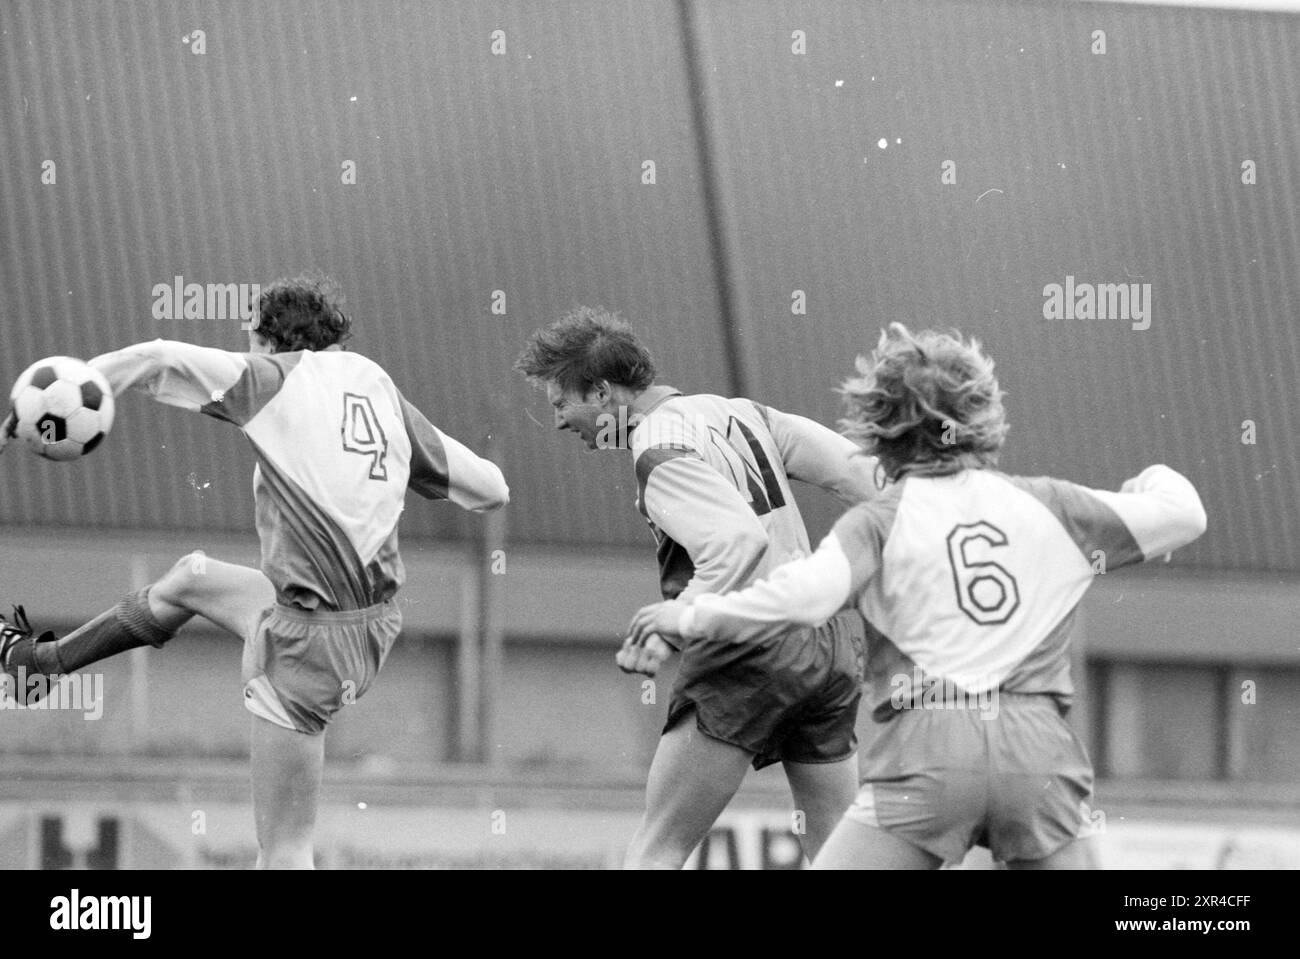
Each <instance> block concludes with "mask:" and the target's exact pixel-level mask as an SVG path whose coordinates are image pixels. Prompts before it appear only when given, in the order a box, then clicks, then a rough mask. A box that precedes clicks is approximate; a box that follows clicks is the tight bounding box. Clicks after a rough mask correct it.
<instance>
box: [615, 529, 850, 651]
mask: <svg viewBox="0 0 1300 959" xmlns="http://www.w3.org/2000/svg"><path fill="white" fill-rule="evenodd" d="M870 563H871V560H870V557H867V556H859V557H856V558H855V559H854V560H853V561H850V559H849V557H848V556H847V555H846V554H845V551H844V548H843V546H842V545H841V543H840V539H839V537H838V536H837V535H836V533H835V532H831V533H829V534H828V535H827V536H826V538H825V539H823V540H822V542H821V545H820V546H818V547H817V551H816V552H814V553H813V554H812V555H811V556H806V557H804V558H802V559H796V560H793V561H791V562H789V563H786V564H785V565H783V566H778V567H777V568H776V569H775V570H773V571H772V575H771V576H769V577H768V578H767V579H764V580H760V581H759V582H757V583H755V584H754V585H752V586H750V587H748V588H747V589H742V590H738V591H736V592H734V593H728V594H726V595H725V596H719V595H716V594H712V593H708V594H704V595H700V596H696V597H695V598H694V600H693V601H692V602H690V603H683V602H680V601H677V602H666V603H652V604H650V605H649V606H645V607H643V608H642V609H641V610H639V611H638V612H637V614H636V615H635V616H634V617H633V618H632V625H631V639H632V641H634V642H635V641H640V640H641V639H643V638H645V637H647V636H650V635H652V634H656V633H657V634H658V635H660V636H662V637H664V638H665V639H667V640H668V641H669V642H672V641H673V640H674V639H678V640H690V639H695V638H697V637H709V638H712V639H723V638H725V639H734V640H737V641H745V640H758V639H762V638H765V637H767V636H771V635H775V634H777V633H780V632H783V631H784V630H786V629H788V628H790V627H791V626H819V625H821V624H822V623H824V622H826V621H827V620H828V619H830V618H831V617H832V616H834V615H835V614H836V613H837V612H839V611H840V610H841V609H843V608H844V607H845V605H847V604H848V603H849V602H850V601H851V599H852V598H853V597H854V596H855V595H857V593H858V592H860V591H861V589H862V586H863V585H864V584H865V582H866V580H867V579H868V578H870V576H871V575H873V569H872V568H870Z"/></svg>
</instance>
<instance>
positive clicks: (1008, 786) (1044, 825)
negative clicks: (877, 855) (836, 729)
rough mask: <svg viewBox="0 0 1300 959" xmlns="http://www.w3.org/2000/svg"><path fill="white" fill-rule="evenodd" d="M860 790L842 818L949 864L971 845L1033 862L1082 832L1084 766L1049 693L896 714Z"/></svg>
mask: <svg viewBox="0 0 1300 959" xmlns="http://www.w3.org/2000/svg"><path fill="white" fill-rule="evenodd" d="M862 783H863V785H862V789H861V791H860V792H859V793H858V798H857V799H856V800H855V801H854V803H853V805H852V806H850V807H849V810H848V812H847V813H846V814H845V815H846V816H847V817H848V818H850V819H853V820H855V821H857V822H860V823H863V824H864V825H868V826H876V827H878V828H881V829H884V830H885V831H886V832H889V833H891V834H893V835H896V836H899V837H901V838H903V839H906V840H907V841H909V842H911V843H912V844H913V845H916V846H919V847H921V848H922V849H924V850H926V851H927V852H929V853H932V854H933V855H935V856H938V857H939V858H940V859H943V860H944V861H945V862H950V863H955V862H960V861H961V859H962V858H963V857H964V856H965V855H966V853H967V852H968V851H969V850H970V848H971V846H974V845H979V846H987V847H988V848H989V850H990V851H991V852H992V853H993V857H994V858H995V859H997V860H999V861H1001V862H1014V861H1017V860H1036V859H1043V858H1044V857H1046V856H1050V855H1051V854H1052V853H1054V852H1056V851H1057V850H1059V849H1061V848H1062V847H1063V846H1065V845H1066V844H1067V843H1069V842H1071V841H1073V840H1074V839H1076V838H1081V837H1083V836H1085V835H1087V834H1088V832H1089V830H1090V829H1091V827H1092V822H1091V819H1090V809H1089V803H1090V802H1091V800H1092V764H1091V763H1090V762H1089V761H1088V755H1087V752H1086V751H1085V750H1084V748H1083V745H1082V744H1081V743H1080V742H1079V740H1078V738H1077V737H1076V736H1075V735H1074V731H1073V730H1072V729H1071V728H1070V725H1069V723H1067V722H1066V721H1065V719H1064V717H1062V716H1061V714H1060V711H1059V710H1058V709H1057V706H1056V703H1055V701H1054V700H1053V699H1052V697H1050V696H1044V695H1021V694H1015V693H1002V692H1000V693H999V694H998V696H997V709H996V710H995V711H988V710H985V711H980V710H978V709H951V708H949V709H925V708H921V709H907V710H902V711H900V712H899V713H898V714H897V715H896V717H895V718H893V719H891V720H889V722H887V723H885V724H884V725H883V727H882V728H881V729H880V731H879V734H878V735H877V736H876V738H875V739H874V740H873V741H872V743H871V745H870V746H869V747H868V748H867V750H866V751H865V752H864V754H863V756H862Z"/></svg>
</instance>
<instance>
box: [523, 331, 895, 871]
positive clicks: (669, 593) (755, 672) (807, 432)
mask: <svg viewBox="0 0 1300 959" xmlns="http://www.w3.org/2000/svg"><path fill="white" fill-rule="evenodd" d="M516 369H518V370H519V371H520V372H522V373H524V374H525V375H526V376H528V377H530V378H532V379H533V380H535V381H538V382H540V383H542V384H544V385H545V387H546V395H547V399H548V400H549V401H550V403H551V406H552V407H553V410H554V418H555V426H556V428H557V429H560V430H566V431H570V432H573V433H577V434H578V436H579V437H581V439H582V440H583V442H584V443H585V445H586V446H587V448H588V449H591V450H594V449H620V450H626V451H630V453H631V464H630V465H631V467H632V470H633V472H634V474H635V476H636V483H637V490H638V499H637V504H636V506H637V509H638V510H640V512H641V514H642V516H644V517H645V519H646V521H647V522H648V523H649V525H650V528H651V530H652V531H653V534H654V537H655V540H656V542H657V545H658V557H659V568H660V587H661V590H662V593H663V595H664V596H665V597H668V598H676V599H679V600H681V601H684V602H689V601H690V600H691V599H693V598H694V597H696V596H699V595H702V594H705V593H726V592H727V591H729V590H733V589H740V588H743V587H745V586H748V585H749V584H751V583H753V582H755V581H756V580H758V579H759V578H760V577H762V576H764V575H766V574H767V573H768V572H770V571H771V570H772V569H774V568H776V567H777V566H778V565H780V564H781V563H783V562H785V561H787V560H789V559H792V558H794V557H796V556H800V555H803V554H805V553H807V551H808V549H809V543H808V534H807V532H806V531H805V529H804V524H803V519H802V517H801V516H800V514H799V507H798V505H797V504H796V503H795V500H794V496H793V494H792V493H791V490H790V480H791V479H800V480H804V481H806V482H809V483H812V484H814V485H817V486H820V487H821V488H823V489H826V490H829V491H831V492H832V493H835V494H836V495H838V496H839V497H840V498H841V499H842V501H843V502H845V503H846V504H847V503H856V502H859V501H861V500H863V499H865V498H868V497H871V496H873V495H876V492H877V490H876V485H875V481H874V480H875V477H874V473H875V463H874V461H873V460H872V459H870V458H869V457H864V456H858V455H855V454H857V453H858V448H857V446H856V445H855V444H854V443H852V442H851V441H850V440H847V439H845V438H844V437H842V436H839V435H838V434H836V433H835V432H834V431H833V430H830V429H827V428H826V427H824V426H821V425H819V424H817V423H814V422H813V421H811V420H808V419H805V418H803V417H801V416H795V415H791V414H789V413H783V412H781V411H780V410H777V409H773V408H772V407H769V406H764V405H762V404H760V403H757V402H754V401H753V400H749V399H743V398H736V399H727V398H724V397H721V396H713V395H709V394H691V395H686V394H683V393H682V392H681V391H680V390H676V389H674V388H673V387H671V386H665V385H662V384H658V383H656V382H655V366H654V362H653V360H652V359H651V357H650V354H649V353H648V352H647V350H646V349H645V347H644V346H642V345H641V343H640V342H639V341H638V340H637V338H636V337H635V335H634V334H633V332H632V330H631V328H630V327H629V326H628V325H627V324H626V323H623V322H622V321H620V320H618V318H617V317H616V316H613V315H610V314H608V313H606V312H604V311H601V310H594V309H590V308H586V307H582V308H579V309H577V310H575V311H574V312H573V313H571V314H570V315H569V316H566V317H565V318H564V319H562V320H560V321H559V322H557V323H555V324H553V325H551V326H549V327H547V328H545V329H542V330H538V331H537V332H536V333H535V334H533V336H532V338H531V339H530V340H529V342H528V345H527V347H526V348H525V349H524V351H523V353H522V354H521V356H520V358H519V360H518V362H517V363H516ZM864 634H865V624H864V622H863V621H862V617H861V616H860V615H859V614H858V612H857V611H856V610H848V611H846V612H845V613H844V614H843V615H838V616H829V617H826V618H825V619H823V620H822V621H821V622H819V623H818V624H816V625H815V626H796V627H793V628H791V629H788V630H785V631H782V632H779V633H772V634H769V635H767V636H764V637H762V638H761V639H756V640H754V641H752V642H745V643H732V642H711V641H708V640H703V641H699V642H696V641H690V642H686V643H681V642H678V643H677V648H678V649H679V650H680V652H681V656H682V658H681V662H680V665H679V668H678V671H677V676H676V680H675V682H674V685H673V689H672V693H671V697H670V703H669V707H668V717H667V721H666V723H665V725H664V729H663V734H662V737H661V738H660V740H659V745H658V748H657V749H656V751H655V756H654V760H653V761H652V763H651V766H650V775H649V781H648V783H647V787H646V808H645V815H644V818H643V820H642V823H641V825H640V828H639V829H638V830H637V832H636V835H635V837H634V839H633V841H632V844H631V848H630V849H629V850H628V853H627V859H626V865H627V866H628V867H630V868H641V867H645V868H651V867H658V868H680V867H681V866H682V865H683V864H684V863H685V862H686V860H687V858H688V857H689V856H690V854H691V851H692V850H693V849H694V848H695V847H696V846H697V845H698V844H699V843H700V841H701V840H702V839H703V838H704V837H705V835H707V833H708V830H709V828H710V827H711V826H712V825H713V822H714V820H715V819H717V817H718V815H719V814H720V813H721V812H722V810H723V809H724V808H725V807H726V805H727V803H728V802H729V801H730V800H731V797H732V796H733V795H734V794H735V791H736V789H737V788H738V787H739V786H740V783H741V781H742V779H743V778H744V776H745V771H746V768H747V767H748V766H749V765H750V764H752V765H753V766H754V767H755V768H756V769H757V768H762V767H764V766H767V765H769V764H772V763H775V762H782V763H783V764H784V768H785V773H786V776H787V778H788V780H789V783H790V789H791V792H792V794H793V796H794V801H795V807H796V809H797V810H799V811H801V812H802V813H803V814H804V819H805V823H806V834H804V835H801V837H800V838H801V841H802V842H803V845H804V850H805V853H806V854H807V855H808V857H809V858H810V859H811V858H812V857H813V856H815V855H816V854H817V850H818V849H819V848H820V846H821V844H822V843H823V842H824V841H825V839H826V837H827V836H828V835H829V834H830V830H831V829H832V828H833V827H834V824H835V823H836V822H837V821H838V819H839V817H840V816H841V814H842V813H843V812H844V809H845V808H846V807H847V806H848V805H849V803H850V802H851V801H852V799H853V795H854V793H855V792H856V789H857V781H858V780H857V755H856V752H855V748H856V738H855V735H854V725H855V721H856V718H857V707H858V701H859V699H860V697H861V689H860V683H861V673H862V668H863V667H862V656H863V648H864ZM674 651H675V650H674V648H673V647H671V646H669V645H668V644H667V643H665V642H664V641H663V640H662V639H661V638H659V637H657V636H654V635H651V634H647V633H642V634H640V635H639V636H638V637H637V640H636V641H635V642H634V641H632V640H631V639H629V640H628V641H627V642H625V643H624V645H623V647H622V649H620V651H619V653H618V655H617V657H616V660H617V662H618V664H619V666H620V668H622V669H623V670H624V671H625V672H636V673H642V674H644V675H649V676H653V675H654V674H655V673H656V672H657V670H658V669H659V667H660V666H661V665H662V664H663V662H664V661H665V660H666V659H667V658H668V656H670V655H671V654H672V653H673V652H674Z"/></svg>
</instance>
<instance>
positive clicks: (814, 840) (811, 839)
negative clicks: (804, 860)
mask: <svg viewBox="0 0 1300 959" xmlns="http://www.w3.org/2000/svg"><path fill="white" fill-rule="evenodd" d="M784 765H785V776H786V779H787V780H789V783H790V794H791V796H793V797H794V808H795V812H796V813H803V826H804V832H802V833H801V834H800V835H799V841H800V843H802V844H803V851H804V855H805V856H807V857H808V861H809V862H811V861H812V860H814V859H816V858H817V853H818V852H820V851H821V848H822V846H823V845H825V844H826V840H827V839H828V838H830V835H831V833H832V832H833V831H834V829H835V826H836V824H837V823H839V821H840V819H841V817H843V815H844V811H845V810H846V809H848V808H849V806H851V805H853V799H854V797H855V796H856V795H857V793H858V754H857V753H854V754H853V755H852V756H849V757H848V758H847V759H842V760H840V761H839V762H835V763H796V762H791V761H789V760H787V761H786V762H785V764H784Z"/></svg>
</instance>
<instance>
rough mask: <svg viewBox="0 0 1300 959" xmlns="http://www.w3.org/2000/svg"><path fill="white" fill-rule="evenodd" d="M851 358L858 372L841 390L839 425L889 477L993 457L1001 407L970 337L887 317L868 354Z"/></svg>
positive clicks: (1002, 431) (992, 461) (1000, 433)
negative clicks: (842, 410)
mask: <svg viewBox="0 0 1300 959" xmlns="http://www.w3.org/2000/svg"><path fill="white" fill-rule="evenodd" d="M856 365H857V370H858V373H859V374H860V375H859V376H856V377H850V378H849V379H848V380H846V381H845V383H844V386H843V387H842V388H841V389H840V394H841V395H842V396H843V397H844V408H845V412H846V414H847V415H846V416H845V417H844V419H842V420H840V432H841V433H843V434H844V435H845V436H847V437H848V438H849V439H851V440H853V441H854V442H856V443H857V444H858V445H860V446H861V447H862V448H863V449H864V450H865V451H866V452H868V453H870V454H872V455H873V456H876V457H878V458H879V460H880V465H881V467H882V468H883V469H884V471H885V475H886V476H888V477H889V478H890V479H891V480H896V479H898V478H899V477H900V476H902V475H903V474H904V473H908V472H912V473H942V472H951V471H953V470H957V469H961V468H964V467H980V466H994V465H996V464H997V460H998V451H999V450H1000V449H1001V448H1002V442H1003V440H1004V439H1005V438H1006V435H1007V423H1006V414H1005V411H1004V410H1003V408H1002V390H1001V389H1000V388H999V387H998V381H997V378H996V377H995V376H994V375H993V361H992V360H991V359H989V357H988V356H986V355H985V354H984V353H983V351H982V350H981V348H980V344H979V342H978V341H977V340H973V339H972V340H971V341H970V342H969V343H967V342H964V341H963V340H962V338H961V334H960V333H957V332H953V333H940V332H936V331H934V330H922V331H921V332H919V333H916V334H913V333H911V332H910V331H909V330H908V329H907V327H906V326H904V325H903V324H902V323H891V324H890V325H889V329H888V330H884V331H882V332H881V334H880V341H879V342H878V343H877V344H876V348H875V350H874V351H873V352H872V354H871V359H870V360H868V359H867V358H866V357H862V356H859V357H858V360H857V364H856Z"/></svg>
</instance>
